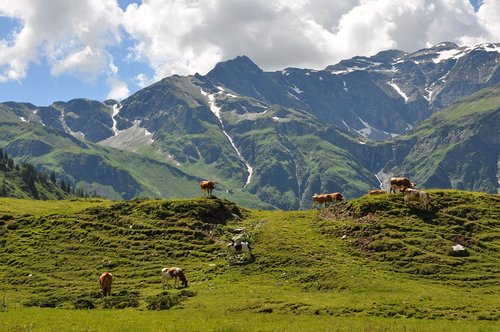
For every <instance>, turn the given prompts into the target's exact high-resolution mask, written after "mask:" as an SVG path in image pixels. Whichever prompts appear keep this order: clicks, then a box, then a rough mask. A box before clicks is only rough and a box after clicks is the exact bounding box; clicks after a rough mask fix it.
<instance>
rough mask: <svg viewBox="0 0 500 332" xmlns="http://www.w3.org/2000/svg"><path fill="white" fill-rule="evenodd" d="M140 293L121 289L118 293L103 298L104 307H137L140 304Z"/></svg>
mask: <svg viewBox="0 0 500 332" xmlns="http://www.w3.org/2000/svg"><path fill="white" fill-rule="evenodd" d="M139 298H140V294H139V292H137V291H131V292H128V291H121V292H120V293H118V294H117V295H113V296H107V297H105V298H103V299H102V305H103V308H104V309H124V308H129V307H133V308H137V307H138V306H139Z"/></svg>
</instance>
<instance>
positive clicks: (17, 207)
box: [0, 190, 500, 331]
mask: <svg viewBox="0 0 500 332" xmlns="http://www.w3.org/2000/svg"><path fill="white" fill-rule="evenodd" d="M431 195H432V196H433V206H432V208H429V209H424V208H422V207H420V206H419V205H418V204H417V203H412V204H404V202H403V199H402V195H401V194H395V195H380V196H373V197H371V196H370V197H369V196H365V197H361V198H359V199H356V200H352V201H348V202H343V203H337V204H335V205H333V206H332V207H329V208H325V209H322V210H306V211H292V212H285V211H260V210H246V209H243V208H241V207H239V206H237V205H235V204H234V203H232V202H230V201H228V200H225V199H218V198H199V199H178V200H134V201H120V202H116V201H109V200H102V199H74V200H71V201H70V200H64V201H45V202H43V201H28V200H19V199H8V198H2V199H0V309H1V310H0V320H1V321H2V326H3V329H6V330H16V331H28V330H51V329H53V328H54V327H55V326H57V327H58V329H62V330H102V329H111V330H129V331H147V330H165V329H167V328H166V326H168V329H172V330H173V329H176V330H180V331H188V330H214V331H243V330H265V331H270V330H273V331H275V330H298V329H304V330H318V331H325V330H338V331H344V330H347V331H353V330H356V331H357V330H362V331H375V330H384V331H392V330H397V331H401V330H406V331H422V330H428V331H434V330H443V331H451V330H461V331H494V330H497V329H498V328H499V327H500V324H499V322H498V321H499V318H500V304H499V302H498V296H497V294H498V293H499V291H500V287H499V286H498V285H499V282H498V281H499V280H498V275H499V269H498V266H500V264H499V263H500V262H499V250H500V245H499V239H500V231H499V223H500V204H499V203H500V197H499V196H498V195H488V194H482V193H471V192H462V191H438V190H436V191H431ZM242 233H245V234H246V237H247V239H248V240H249V241H250V243H251V244H252V246H253V247H254V258H253V259H252V260H246V259H244V258H241V259H239V260H237V261H235V262H232V263H229V262H228V260H227V258H226V252H225V246H226V243H227V241H228V240H229V239H230V238H231V237H233V236H235V235H236V234H242ZM456 244H459V245H461V246H463V247H464V248H465V252H460V253H459V254H457V253H455V252H454V251H453V249H452V246H453V245H456ZM165 266H179V267H182V268H183V269H184V270H185V273H186V276H187V278H188V280H189V287H188V288H177V289H167V290H164V289H163V288H162V285H161V279H160V270H161V268H162V267H165ZM105 270H106V271H110V272H111V273H113V275H114V277H115V279H114V282H113V288H112V296H110V297H106V298H103V297H102V296H101V294H100V291H99V285H98V282H97V278H98V276H99V274H100V273H102V272H103V271H105ZM2 299H3V301H2ZM48 308H53V309H48ZM109 309H114V310H113V311H110V310H109ZM111 313H112V314H111ZM68 317H71V319H68ZM0 330H2V328H0Z"/></svg>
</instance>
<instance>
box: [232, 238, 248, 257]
mask: <svg viewBox="0 0 500 332" xmlns="http://www.w3.org/2000/svg"><path fill="white" fill-rule="evenodd" d="M241 254H244V255H245V256H247V257H248V258H252V246H251V245H250V243H248V242H246V241H241V242H235V241H234V240H233V239H231V242H229V243H228V244H227V255H228V258H229V259H232V258H235V257H236V255H241Z"/></svg>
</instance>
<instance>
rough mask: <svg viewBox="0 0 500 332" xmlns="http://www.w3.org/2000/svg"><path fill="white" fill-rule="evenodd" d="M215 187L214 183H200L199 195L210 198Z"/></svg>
mask: <svg viewBox="0 0 500 332" xmlns="http://www.w3.org/2000/svg"><path fill="white" fill-rule="evenodd" d="M215 185H216V183H215V181H201V182H200V190H201V194H202V195H203V196H208V197H211V196H212V191H213V190H214V188H215Z"/></svg>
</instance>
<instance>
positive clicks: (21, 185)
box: [0, 148, 97, 199]
mask: <svg viewBox="0 0 500 332" xmlns="http://www.w3.org/2000/svg"><path fill="white" fill-rule="evenodd" d="M0 172H2V173H3V178H2V183H1V185H0V197H17V195H18V193H17V192H18V191H19V190H21V191H22V192H25V193H27V194H29V196H31V197H33V198H35V199H44V198H47V197H46V196H47V195H46V193H44V191H47V192H50V193H52V194H53V196H55V198H58V199H63V198H66V197H69V196H76V197H96V196H97V193H96V192H95V191H94V193H93V194H89V193H87V192H85V191H84V190H83V188H75V187H71V185H70V183H69V182H68V181H65V180H64V179H63V178H60V179H57V177H56V173H55V172H54V171H52V172H44V171H39V170H37V169H36V167H35V166H34V165H33V164H31V163H27V162H25V163H21V164H16V163H15V162H14V159H12V158H11V157H9V155H8V153H7V152H6V151H4V150H3V149H1V148H0ZM8 180H10V181H8Z"/></svg>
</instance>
